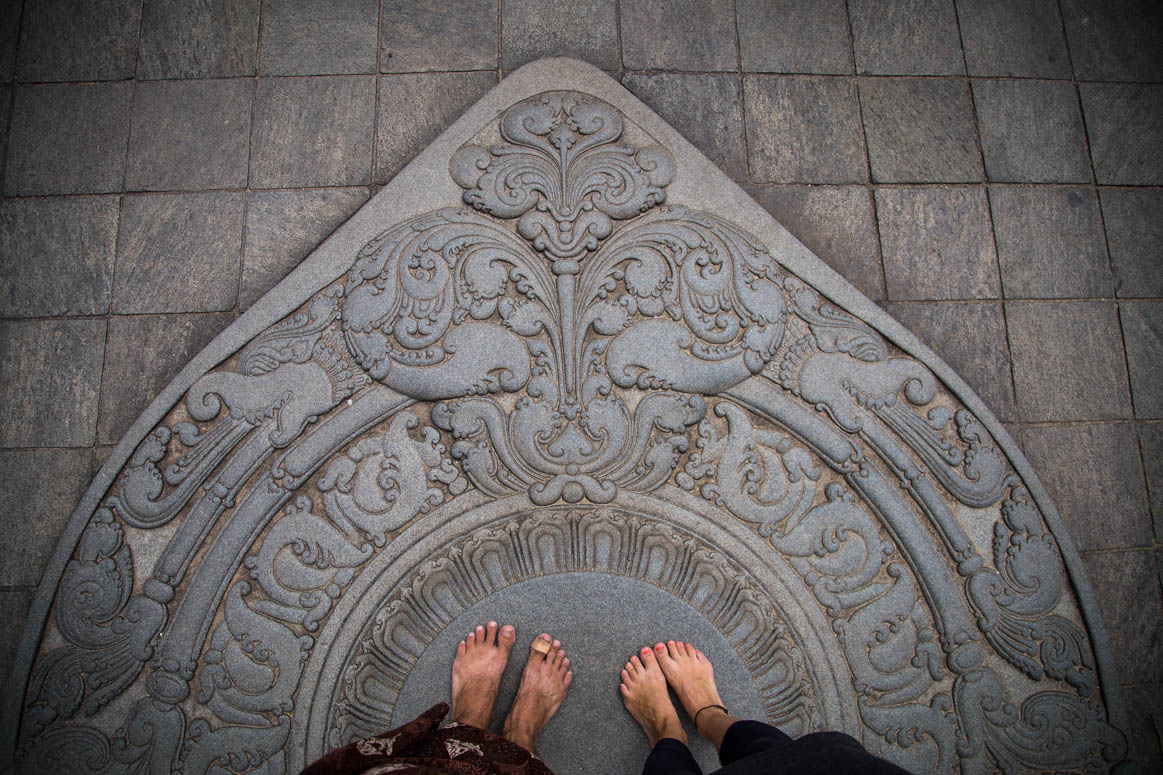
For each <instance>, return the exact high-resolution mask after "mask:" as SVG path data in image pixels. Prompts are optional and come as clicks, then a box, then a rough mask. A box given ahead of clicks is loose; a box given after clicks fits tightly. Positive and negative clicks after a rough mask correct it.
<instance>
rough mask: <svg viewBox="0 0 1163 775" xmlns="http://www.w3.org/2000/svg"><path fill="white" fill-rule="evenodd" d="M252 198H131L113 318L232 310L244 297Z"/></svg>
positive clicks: (216, 195)
mask: <svg viewBox="0 0 1163 775" xmlns="http://www.w3.org/2000/svg"><path fill="white" fill-rule="evenodd" d="M244 196H245V195H244V194H243V193H242V192H236V193H232V192H224V193H217V192H216V193H203V194H198V193H195V194H141V195H135V196H127V197H125V200H124V202H123V204H122V213H121V229H120V233H119V234H118V238H117V270H116V274H115V280H114V283H113V311H114V312H115V313H131V314H132V313H147V312H215V311H219V310H227V309H231V308H232V307H233V306H234V302H235V299H236V297H237V295H238V268H239V257H240V254H241V250H242V214H243V202H244Z"/></svg>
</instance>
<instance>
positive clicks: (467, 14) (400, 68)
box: [380, 0, 500, 73]
mask: <svg viewBox="0 0 1163 775" xmlns="http://www.w3.org/2000/svg"><path fill="white" fill-rule="evenodd" d="M381 13H382V14H383V21H382V23H381V27H382V33H381V35H382V38H381V40H380V71H381V72H384V73H407V72H417V71H423V70H494V69H496V67H497V54H498V50H497V45H498V41H497V35H498V29H499V28H498V24H499V22H500V20H499V18H498V16H497V3H496V0H460V2H457V3H449V2H445V0H385V2H384V4H383V9H382V11H381Z"/></svg>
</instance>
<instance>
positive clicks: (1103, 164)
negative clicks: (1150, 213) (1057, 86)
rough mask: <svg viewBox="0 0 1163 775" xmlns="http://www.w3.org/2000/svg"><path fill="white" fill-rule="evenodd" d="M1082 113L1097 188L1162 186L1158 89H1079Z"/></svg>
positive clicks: (1161, 90) (1162, 92)
mask: <svg viewBox="0 0 1163 775" xmlns="http://www.w3.org/2000/svg"><path fill="white" fill-rule="evenodd" d="M1078 89H1079V94H1080V95H1081V97H1082V110H1083V113H1084V114H1085V116H1086V131H1087V133H1088V135H1089V137H1090V155H1091V158H1093V159H1094V177H1095V179H1096V180H1097V181H1098V182H1099V183H1100V184H1103V183H1108V184H1115V185H1132V186H1133V185H1140V186H1154V185H1159V184H1160V183H1163V85H1161V84H1113V83H1111V84H1108V83H1084V84H1080V85H1079V87H1078Z"/></svg>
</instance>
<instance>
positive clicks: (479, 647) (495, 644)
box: [452, 622, 517, 729]
mask: <svg viewBox="0 0 1163 775" xmlns="http://www.w3.org/2000/svg"><path fill="white" fill-rule="evenodd" d="M516 640H517V632H516V631H515V630H514V629H513V628H512V627H511V626H509V625H507V624H506V625H505V626H504V627H501V628H500V631H499V632H498V627H497V623H496V622H489V623H488V624H487V625H485V626H483V627H482V626H481V625H477V627H476V629H475V630H473V631H472V632H470V633H469V634H468V637H467V638H465V639H464V640H462V641H461V642H460V645H459V646H457V647H456V659H454V660H452V720H453V721H458V722H460V723H461V724H470V725H472V726H474V727H477V728H478V729H488V728H489V721H490V720H491V719H492V717H493V703H494V702H495V701H496V699H497V687H498V686H499V685H500V684H501V674H502V673H504V672H505V665H506V664H508V662H509V652H510V651H511V650H512V648H513V642H514V641H516Z"/></svg>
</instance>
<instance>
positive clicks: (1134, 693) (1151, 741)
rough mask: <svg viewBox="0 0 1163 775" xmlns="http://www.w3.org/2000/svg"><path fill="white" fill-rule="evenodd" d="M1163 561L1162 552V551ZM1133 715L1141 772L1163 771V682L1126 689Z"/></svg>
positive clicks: (1128, 707)
mask: <svg viewBox="0 0 1163 775" xmlns="http://www.w3.org/2000/svg"><path fill="white" fill-rule="evenodd" d="M1159 556H1160V559H1161V561H1163V553H1161V554H1160V555H1159ZM1123 697H1124V698H1125V699H1126V702H1127V714H1128V715H1129V716H1130V722H1131V736H1132V738H1133V740H1134V745H1135V753H1136V755H1137V756H1138V760H1139V766H1140V768H1141V769H1140V772H1161V771H1163V736H1161V735H1160V733H1159V732H1160V719H1163V685H1160V684H1156V685H1154V686H1134V687H1129V688H1124V689H1123Z"/></svg>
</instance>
